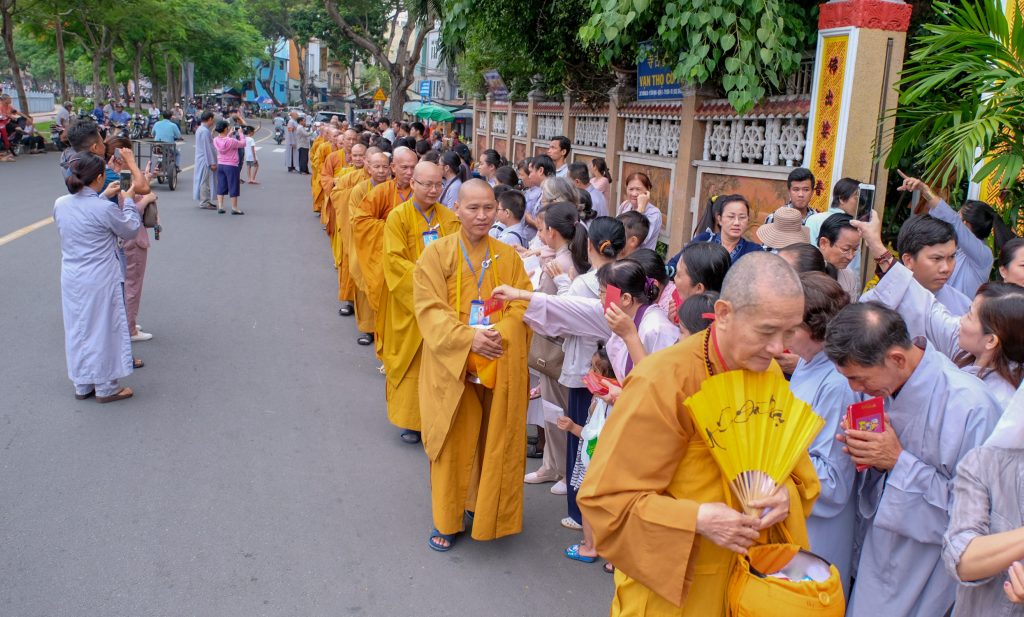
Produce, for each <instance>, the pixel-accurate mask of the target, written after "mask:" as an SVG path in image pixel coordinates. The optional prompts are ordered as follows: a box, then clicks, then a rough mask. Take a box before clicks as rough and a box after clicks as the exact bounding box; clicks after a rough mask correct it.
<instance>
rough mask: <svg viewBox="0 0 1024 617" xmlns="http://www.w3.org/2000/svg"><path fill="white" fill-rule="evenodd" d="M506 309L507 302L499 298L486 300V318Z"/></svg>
mask: <svg viewBox="0 0 1024 617" xmlns="http://www.w3.org/2000/svg"><path fill="white" fill-rule="evenodd" d="M503 308H505V301H504V300H498V299H497V298H488V299H486V300H484V317H489V316H491V315H493V314H494V313H497V312H498V311H500V310H502V309H503Z"/></svg>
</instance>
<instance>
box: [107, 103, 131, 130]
mask: <svg viewBox="0 0 1024 617" xmlns="http://www.w3.org/2000/svg"><path fill="white" fill-rule="evenodd" d="M130 120H131V116H130V115H128V112H127V111H125V110H124V105H122V104H121V103H118V104H116V105H114V113H112V114H110V122H111V124H123V125H127V124H128V122H129V121H130Z"/></svg>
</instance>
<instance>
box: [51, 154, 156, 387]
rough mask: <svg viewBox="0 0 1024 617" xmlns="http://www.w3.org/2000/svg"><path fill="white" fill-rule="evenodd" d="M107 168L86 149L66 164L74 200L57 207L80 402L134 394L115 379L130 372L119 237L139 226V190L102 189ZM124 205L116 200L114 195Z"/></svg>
mask: <svg viewBox="0 0 1024 617" xmlns="http://www.w3.org/2000/svg"><path fill="white" fill-rule="evenodd" d="M105 169H106V165H105V164H104V162H103V159H101V158H100V157H98V156H96V155H95V154H91V153H89V152H79V153H77V154H75V155H74V156H72V157H71V159H70V160H69V161H68V164H67V176H66V177H65V179H64V182H65V184H66V185H67V188H68V193H70V195H65V196H63V197H61V198H59V199H58V200H57V201H56V202H55V203H54V204H53V220H54V222H55V223H56V225H57V233H58V236H59V237H60V249H61V277H60V285H61V302H62V304H63V309H64V344H65V353H66V355H67V364H68V376H69V377H70V378H71V381H72V382H73V383H74V384H75V398H76V399H78V400H84V399H87V398H90V397H92V396H95V397H96V400H97V401H99V402H100V403H109V402H112V401H118V400H121V399H125V398H128V397H130V396H132V390H131V388H122V387H121V386H120V385H119V384H118V380H119V379H121V378H122V377H126V376H128V375H130V374H131V373H132V370H133V368H136V367H135V366H134V365H133V361H132V348H131V342H130V341H129V337H128V320H127V315H126V312H125V305H124V269H123V263H122V261H121V260H122V259H123V257H122V252H121V251H120V249H119V248H118V240H119V239H120V240H129V239H131V238H134V237H135V235H136V234H137V233H138V231H139V227H141V225H142V220H141V217H140V216H139V212H138V210H137V209H136V207H135V202H134V200H133V198H134V195H135V193H134V190H133V189H131V188H130V189H129V190H128V191H124V192H122V191H121V187H120V185H119V183H118V182H111V183H110V184H109V185H107V186H106V188H104V181H105V175H104V171H105ZM118 197H119V198H120V199H119V201H120V202H121V205H119V204H118V203H117V201H111V199H114V198H118Z"/></svg>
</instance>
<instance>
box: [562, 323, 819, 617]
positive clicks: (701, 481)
mask: <svg viewBox="0 0 1024 617" xmlns="http://www.w3.org/2000/svg"><path fill="white" fill-rule="evenodd" d="M712 355H713V356H714V354H712ZM711 362H712V366H713V367H714V369H715V372H716V373H718V372H722V371H723V370H724V368H723V367H722V365H721V363H720V362H719V361H718V358H717V357H713V358H711ZM769 370H770V371H772V372H780V369H779V367H778V366H777V365H776V364H774V363H772V366H771V368H770V369H769ZM706 378H707V370H706V368H705V361H704V333H703V332H701V333H699V334H695V335H693V336H691V337H689V338H687V339H685V340H683V341H680V342H679V343H678V344H676V345H673V346H671V347H668V348H666V349H663V350H661V351H659V352H657V353H655V354H653V355H652V356H651V357H649V358H647V359H646V360H644V361H643V362H642V363H640V364H638V365H637V366H636V368H635V369H633V371H632V372H631V373H630V375H629V377H627V378H626V382H625V387H624V389H623V391H622V396H621V397H620V398H619V400H618V402H616V403H615V410H614V411H613V412H612V413H611V415H610V416H609V417H608V422H607V423H606V424H605V426H604V429H603V430H602V431H601V437H600V438H599V439H598V444H597V450H596V451H595V453H594V458H593V459H592V461H591V463H590V467H589V468H588V469H587V475H586V478H585V479H584V480H583V486H582V487H581V488H580V492H579V496H578V498H577V502H578V503H579V505H580V509H581V510H582V511H583V517H584V518H585V519H587V521H589V523H590V524H591V526H592V527H593V528H594V537H595V539H596V543H597V547H598V550H599V551H600V552H601V556H602V557H605V558H606V559H608V561H609V562H611V563H614V564H615V567H616V572H615V597H614V599H613V601H612V611H611V614H612V615H613V616H621V617H639V616H643V617H679V616H686V617H724V616H725V607H726V590H727V587H728V579H729V573H730V572H731V571H732V568H733V567H734V565H735V563H736V557H737V554H736V553H733V552H731V551H728V550H726V549H724V548H720V547H719V546H717V545H716V544H714V543H713V542H711V541H710V540H707V539H705V538H702V537H700V536H699V535H698V534H697V531H696V529H697V509H698V507H699V505H700V504H701V503H710V502H723V503H724V502H725V501H726V495H725V490H726V489H727V486H728V485H727V484H726V482H725V479H724V478H723V476H722V474H721V472H720V471H719V468H718V465H717V464H716V463H715V460H714V458H712V456H711V452H710V451H709V449H708V446H707V444H706V443H705V442H704V439H703V438H702V437H701V435H700V433H699V431H698V429H697V427H696V425H695V424H694V421H693V417H692V416H691V415H690V411H689V409H687V407H686V406H685V405H684V404H683V401H685V400H686V399H687V398H688V397H689V396H690V395H691V394H693V393H695V392H697V391H698V390H699V389H700V386H701V383H702V382H703V381H704V380H705V379H706ZM785 487H786V489H787V490H788V491H789V497H790V510H789V512H790V513H789V517H788V518H787V519H786V520H785V521H784V523H783V524H784V525H785V527H786V529H787V530H788V531H789V534H790V536H791V537H792V538H793V541H794V542H795V543H797V544H800V545H802V546H803V547H804V548H805V549H806V548H807V547H808V539H807V525H806V520H807V517H808V516H809V515H810V513H811V508H812V507H813V506H814V502H815V500H816V499H817V497H818V493H819V490H820V485H819V483H818V476H817V473H816V472H815V469H814V465H813V464H812V463H811V459H810V457H809V456H807V455H806V454H805V455H804V456H803V457H801V459H800V461H799V462H798V463H797V466H796V469H795V470H794V471H793V473H792V474H791V476H790V480H789V481H787V482H786V484H785ZM732 501H733V503H737V504H738V500H736V499H732ZM737 509H738V508H737ZM768 532H769V533H762V536H761V540H763V541H766V542H767V541H769V540H771V541H773V542H784V541H785V539H784V537H783V535H782V533H781V532H780V531H779V530H778V526H776V527H773V528H771V529H769V530H768Z"/></svg>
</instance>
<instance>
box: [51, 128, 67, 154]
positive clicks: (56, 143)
mask: <svg viewBox="0 0 1024 617" xmlns="http://www.w3.org/2000/svg"><path fill="white" fill-rule="evenodd" d="M63 135H64V129H62V128H61V127H59V126H58V125H57V123H56V122H55V123H53V124H52V125H51V126H50V143H51V144H53V147H54V148H56V149H57V152H60V151H61V150H63V149H64V148H65V147H66V146H65V144H64V142H63V141H61V138H62V137H63Z"/></svg>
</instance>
